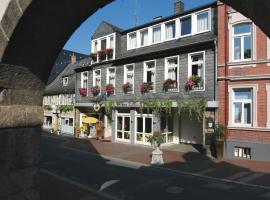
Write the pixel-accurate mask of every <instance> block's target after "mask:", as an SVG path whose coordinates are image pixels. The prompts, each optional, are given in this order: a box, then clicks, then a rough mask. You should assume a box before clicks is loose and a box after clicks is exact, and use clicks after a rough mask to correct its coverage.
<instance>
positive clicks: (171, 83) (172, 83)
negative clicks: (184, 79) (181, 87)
mask: <svg viewBox="0 0 270 200" xmlns="http://www.w3.org/2000/svg"><path fill="white" fill-rule="evenodd" d="M163 89H164V90H165V91H168V90H170V89H177V82H176V80H172V79H166V80H165V81H164V82H163Z"/></svg>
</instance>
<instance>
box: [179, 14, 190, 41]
mask: <svg viewBox="0 0 270 200" xmlns="http://www.w3.org/2000/svg"><path fill="white" fill-rule="evenodd" d="M191 34H192V16H191V15H189V16H185V17H182V18H180V37H183V36H189V35H191Z"/></svg>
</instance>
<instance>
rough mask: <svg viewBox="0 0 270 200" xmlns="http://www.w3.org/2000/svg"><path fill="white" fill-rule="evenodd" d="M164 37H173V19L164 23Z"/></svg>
mask: <svg viewBox="0 0 270 200" xmlns="http://www.w3.org/2000/svg"><path fill="white" fill-rule="evenodd" d="M165 38H166V40H170V39H173V38H175V21H173V22H169V23H167V24H165Z"/></svg>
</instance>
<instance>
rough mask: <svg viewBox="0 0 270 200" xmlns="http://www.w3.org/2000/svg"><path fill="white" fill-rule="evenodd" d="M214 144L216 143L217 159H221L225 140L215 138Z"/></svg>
mask: <svg viewBox="0 0 270 200" xmlns="http://www.w3.org/2000/svg"><path fill="white" fill-rule="evenodd" d="M214 144H215V149H216V156H217V159H221V158H222V157H223V147H224V141H223V140H215V141H214Z"/></svg>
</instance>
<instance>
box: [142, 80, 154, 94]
mask: <svg viewBox="0 0 270 200" xmlns="http://www.w3.org/2000/svg"><path fill="white" fill-rule="evenodd" d="M151 90H153V82H143V83H142V84H140V91H141V93H147V92H150V91H151Z"/></svg>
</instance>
